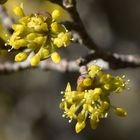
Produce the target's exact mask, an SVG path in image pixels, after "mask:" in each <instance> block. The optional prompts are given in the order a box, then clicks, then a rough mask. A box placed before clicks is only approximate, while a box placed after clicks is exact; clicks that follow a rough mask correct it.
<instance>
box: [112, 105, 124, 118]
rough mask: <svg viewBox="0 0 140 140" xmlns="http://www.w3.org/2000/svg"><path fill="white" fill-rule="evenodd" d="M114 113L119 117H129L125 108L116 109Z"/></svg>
mask: <svg viewBox="0 0 140 140" xmlns="http://www.w3.org/2000/svg"><path fill="white" fill-rule="evenodd" d="M114 112H115V114H116V115H118V116H120V117H125V116H127V112H126V111H125V110H124V109H123V108H120V107H117V108H115V110H114Z"/></svg>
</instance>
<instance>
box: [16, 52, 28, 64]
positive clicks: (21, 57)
mask: <svg viewBox="0 0 140 140" xmlns="http://www.w3.org/2000/svg"><path fill="white" fill-rule="evenodd" d="M27 57H28V54H27V53H26V52H20V53H18V54H17V55H16V56H15V61H16V62H21V61H24V60H26V58H27Z"/></svg>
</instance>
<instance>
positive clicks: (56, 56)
mask: <svg viewBox="0 0 140 140" xmlns="http://www.w3.org/2000/svg"><path fill="white" fill-rule="evenodd" d="M51 58H52V61H53V62H54V63H56V64H57V63H59V62H60V60H61V57H60V55H59V54H58V53H57V52H54V53H52V54H51Z"/></svg>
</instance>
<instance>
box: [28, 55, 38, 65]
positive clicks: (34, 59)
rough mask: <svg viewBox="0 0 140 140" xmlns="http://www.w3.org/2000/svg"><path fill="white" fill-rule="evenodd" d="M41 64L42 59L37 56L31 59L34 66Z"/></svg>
mask: <svg viewBox="0 0 140 140" xmlns="http://www.w3.org/2000/svg"><path fill="white" fill-rule="evenodd" d="M39 62H40V57H39V56H38V55H35V56H33V57H32V58H31V59H30V63H31V65H32V66H37V65H38V64H39Z"/></svg>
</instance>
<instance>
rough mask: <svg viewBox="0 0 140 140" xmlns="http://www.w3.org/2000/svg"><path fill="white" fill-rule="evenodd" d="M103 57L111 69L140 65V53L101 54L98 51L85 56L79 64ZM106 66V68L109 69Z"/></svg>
mask: <svg viewBox="0 0 140 140" xmlns="http://www.w3.org/2000/svg"><path fill="white" fill-rule="evenodd" d="M100 58H103V60H104V61H106V63H108V65H109V68H111V69H120V68H128V67H129V68H136V67H140V55H123V54H109V53H108V55H105V56H104V54H99V53H98V52H91V53H89V54H88V55H87V56H85V57H83V58H82V59H81V61H80V62H79V65H80V66H82V65H86V64H88V63H90V62H91V61H93V60H97V59H100ZM109 68H105V69H109Z"/></svg>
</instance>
